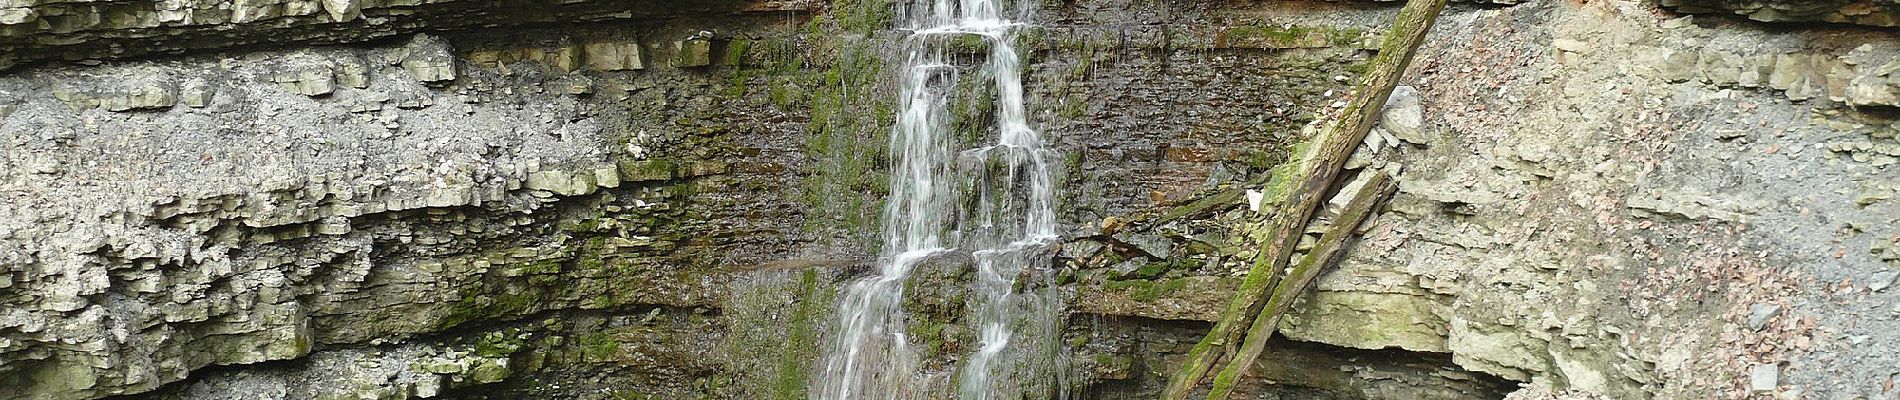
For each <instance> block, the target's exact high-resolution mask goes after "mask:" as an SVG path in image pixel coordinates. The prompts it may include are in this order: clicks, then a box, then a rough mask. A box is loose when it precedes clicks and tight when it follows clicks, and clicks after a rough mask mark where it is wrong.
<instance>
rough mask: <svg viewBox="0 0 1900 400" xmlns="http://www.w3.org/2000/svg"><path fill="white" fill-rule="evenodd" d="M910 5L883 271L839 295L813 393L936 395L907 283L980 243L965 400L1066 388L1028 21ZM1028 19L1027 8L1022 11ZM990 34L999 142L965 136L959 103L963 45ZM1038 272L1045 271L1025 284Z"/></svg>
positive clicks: (963, 375)
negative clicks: (1027, 80) (1023, 33)
mask: <svg viewBox="0 0 1900 400" xmlns="http://www.w3.org/2000/svg"><path fill="white" fill-rule="evenodd" d="M897 7H898V10H897V12H898V15H899V16H900V18H902V19H903V23H904V24H905V29H906V30H907V31H909V32H910V33H909V35H908V36H907V37H906V38H905V39H904V43H903V46H902V52H901V53H900V56H901V57H902V62H903V64H902V68H900V69H899V71H900V73H901V74H903V75H902V77H901V81H900V89H899V92H898V99H897V105H898V107H899V110H900V112H899V113H898V115H897V121H896V124H895V126H893V128H892V135H891V144H890V152H891V155H892V160H893V161H892V163H893V164H892V166H891V175H890V176H891V182H890V185H891V186H890V187H891V190H890V197H889V199H887V203H886V205H885V210H884V216H883V218H884V223H883V232H882V239H883V241H884V243H883V250H882V251H881V252H880V254H879V257H878V266H879V268H878V275H876V276H872V277H868V278H864V279H862V280H859V281H856V282H853V283H852V284H851V285H850V286H848V287H847V288H846V289H845V292H844V294H843V296H840V299H841V300H840V301H839V303H838V313H837V318H838V321H837V324H836V325H835V331H834V332H833V338H832V340H831V341H830V342H829V343H828V344H827V346H828V347H827V348H826V349H825V351H826V353H825V356H824V357H823V359H822V360H821V361H820V363H821V364H820V365H819V366H818V367H819V368H818V371H816V376H815V377H814V378H815V379H814V381H815V382H814V383H815V384H816V388H815V390H813V391H812V398H814V399H825V400H843V399H853V400H855V399H911V398H924V397H927V396H928V395H927V393H930V392H933V389H934V388H930V387H927V385H928V384H927V383H926V382H927V381H928V380H929V379H928V377H927V376H926V374H927V371H922V370H920V368H921V367H920V362H921V361H922V360H920V354H919V350H918V349H913V348H911V347H910V340H911V339H912V338H908V337H906V336H905V335H906V332H907V329H906V317H905V313H904V310H903V298H904V285H905V282H906V280H907V279H908V278H909V276H910V274H911V271H912V269H913V268H916V267H918V266H919V265H921V264H924V263H928V262H931V261H932V260H933V259H946V258H952V257H947V256H949V255H952V254H967V255H968V257H967V260H968V262H969V263H970V264H973V265H972V267H973V268H974V269H975V274H974V275H975V279H974V281H973V282H971V283H970V285H971V287H970V288H969V290H968V291H967V293H969V295H970V297H969V298H968V299H967V300H966V307H965V308H966V309H965V313H966V314H965V316H964V321H965V322H966V323H968V324H969V326H970V328H972V329H973V330H974V332H976V339H977V340H978V342H977V343H976V346H974V349H971V350H972V351H970V352H969V353H967V354H964V355H963V356H962V358H961V359H960V362H959V365H960V367H959V368H960V371H959V372H957V373H956V374H955V378H954V379H956V381H957V384H956V385H955V386H956V387H955V390H956V392H957V395H958V397H960V398H963V399H990V398H996V397H1008V398H1016V397H1020V396H1024V395H1028V396H1031V397H1041V396H1055V395H1057V394H1059V393H1060V390H1061V388H1062V386H1063V384H1064V382H1062V376H1063V373H1062V372H1063V371H1062V370H1063V369H1064V367H1065V366H1064V364H1065V363H1064V362H1063V360H1062V357H1063V356H1062V354H1061V347H1060V339H1059V337H1060V331H1059V321H1060V320H1059V318H1060V308H1061V307H1060V304H1059V299H1058V296H1057V295H1056V292H1055V289H1054V285H1053V284H1051V283H1050V282H1049V281H1050V279H1048V277H1049V274H1048V268H1047V266H1048V265H1049V262H1050V260H1051V252H1052V247H1053V246H1052V245H1053V244H1054V243H1056V239H1057V237H1058V235H1057V234H1056V222H1055V211H1054V207H1053V206H1052V203H1053V198H1054V195H1055V193H1054V192H1055V189H1054V184H1053V181H1054V178H1053V177H1052V176H1051V175H1052V173H1051V171H1050V167H1049V164H1048V160H1049V159H1051V158H1054V156H1053V152H1052V151H1051V150H1049V149H1047V148H1046V147H1045V146H1044V144H1043V140H1042V137H1041V136H1040V135H1039V134H1038V133H1037V132H1036V131H1035V130H1034V129H1033V128H1031V127H1030V124H1029V121H1028V117H1027V114H1026V112H1025V111H1024V105H1023V89H1022V73H1021V68H1022V64H1021V60H1020V57H1019V56H1018V55H1017V52H1016V47H1015V43H1014V41H1015V37H1016V34H1017V32H1018V31H1019V30H1020V29H1021V28H1022V27H1023V25H1022V24H1021V23H1018V22H1016V21H1015V20H1013V19H1011V18H1009V17H1008V16H1006V15H1005V11H1004V9H1003V4H1000V3H999V2H997V1H995V0H911V1H909V2H900V3H899V4H898V5H897ZM1016 14H1018V15H1017V17H1019V18H1020V17H1021V16H1022V15H1023V14H1026V12H1020V11H1019V12H1017V13H1016ZM972 42H979V43H981V44H982V45H984V46H987V51H986V52H985V54H986V56H985V59H984V61H983V64H982V65H981V66H980V67H978V69H977V71H976V72H977V73H978V75H980V76H982V77H987V78H990V79H992V80H993V81H994V87H993V89H994V93H995V99H994V100H995V101H994V103H993V104H994V110H992V112H993V113H994V114H995V117H996V120H995V124H994V129H995V131H994V138H995V139H994V142H993V143H990V144H987V145H983V146H975V147H974V148H970V149H964V150H960V151H953V150H952V148H954V147H958V146H960V143H957V140H956V139H955V138H956V136H957V135H955V134H954V133H955V132H952V129H951V124H950V122H951V121H950V113H949V112H948V104H950V102H951V100H952V99H953V96H954V95H955V94H956V93H955V92H954V91H955V90H956V88H957V82H958V80H959V79H960V78H963V77H962V76H961V75H963V74H964V73H965V71H964V67H960V66H958V65H957V63H956V62H957V61H958V59H957V57H956V56H957V54H956V53H955V52H954V51H953V50H954V49H953V48H954V47H955V46H957V45H958V44H966V45H967V44H969V43H972ZM1028 280H1037V281H1034V282H1026V281H1028Z"/></svg>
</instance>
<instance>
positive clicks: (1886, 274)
mask: <svg viewBox="0 0 1900 400" xmlns="http://www.w3.org/2000/svg"><path fill="white" fill-rule="evenodd" d="M1895 278H1900V271H1880V272H1875V273H1874V276H1873V277H1871V278H1868V280H1867V290H1872V291H1876V292H1878V291H1881V290H1886V289H1887V287H1889V286H1893V281H1894V279H1895Z"/></svg>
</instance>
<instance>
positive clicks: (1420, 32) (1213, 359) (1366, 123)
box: [1162, 0, 1445, 400]
mask: <svg viewBox="0 0 1900 400" xmlns="http://www.w3.org/2000/svg"><path fill="white" fill-rule="evenodd" d="M1444 8H1445V0H1408V1H1407V2H1406V4H1405V7H1404V8H1403V9H1401V10H1400V11H1399V15H1398V20H1397V21H1396V22H1395V23H1394V24H1393V26H1392V29H1391V30H1389V31H1387V32H1386V34H1385V40H1384V43H1383V45H1381V46H1380V48H1379V55H1378V56H1377V57H1375V58H1373V60H1372V61H1371V68H1370V69H1369V70H1368V71H1367V73H1366V76H1365V78H1364V79H1363V80H1362V81H1360V85H1359V89H1358V90H1357V91H1356V92H1355V93H1356V95H1355V96H1354V98H1353V100H1352V101H1351V102H1350V103H1348V105H1347V106H1346V108H1345V109H1344V110H1342V111H1341V112H1340V114H1338V115H1339V119H1337V120H1335V121H1334V122H1333V123H1331V124H1329V125H1327V128H1326V129H1322V130H1321V131H1320V134H1319V135H1318V136H1317V137H1315V138H1314V141H1315V143H1316V144H1317V145H1315V146H1312V147H1311V148H1310V149H1309V150H1308V153H1307V154H1305V156H1304V157H1303V158H1302V161H1301V166H1302V167H1301V169H1300V171H1301V173H1300V175H1298V176H1295V177H1294V179H1295V181H1294V182H1297V185H1296V186H1294V187H1293V190H1291V191H1289V192H1288V194H1287V196H1288V198H1287V199H1286V200H1285V201H1282V202H1281V203H1280V206H1279V207H1278V208H1277V210H1276V212H1275V213H1274V216H1273V219H1272V220H1270V222H1269V223H1268V228H1267V232H1268V234H1267V236H1265V237H1264V238H1263V239H1262V240H1264V241H1265V243H1264V248H1262V249H1261V250H1260V253H1259V254H1258V255H1257V256H1256V257H1255V258H1254V263H1253V266H1252V268H1251V269H1249V270H1248V274H1247V279H1246V280H1245V281H1242V283H1241V288H1240V290H1239V291H1238V292H1237V293H1235V296H1234V299H1233V300H1232V301H1229V302H1228V304H1227V307H1226V308H1225V309H1224V310H1223V311H1222V312H1221V318H1220V320H1219V321H1216V322H1215V324H1214V328H1213V329H1212V330H1210V331H1208V333H1207V336H1206V337H1204V338H1202V339H1201V342H1200V343H1197V344H1195V345H1194V348H1193V349H1191V350H1189V351H1188V357H1187V361H1186V362H1185V363H1184V364H1182V366H1181V371H1180V372H1178V373H1176V374H1175V376H1173V377H1172V378H1171V379H1170V380H1169V382H1168V387H1167V389H1166V390H1164V391H1163V392H1162V398H1163V399H1166V400H1183V399H1186V398H1187V396H1188V395H1189V394H1190V393H1191V392H1192V391H1193V390H1194V387H1195V386H1198V385H1200V383H1201V381H1202V380H1203V379H1204V378H1206V377H1207V373H1208V372H1209V371H1211V370H1212V369H1213V368H1214V366H1215V365H1216V364H1217V363H1220V362H1223V361H1225V360H1232V359H1234V358H1235V356H1236V355H1237V353H1238V352H1239V351H1240V349H1238V348H1237V346H1235V344H1237V343H1239V342H1240V341H1241V340H1242V339H1243V336H1242V334H1243V333H1244V331H1245V330H1251V329H1250V328H1251V327H1252V325H1254V323H1251V321H1254V320H1255V317H1257V316H1259V315H1261V312H1262V310H1263V309H1265V308H1266V303H1267V300H1268V298H1269V296H1270V295H1271V293H1272V292H1273V291H1274V288H1276V287H1278V286H1279V285H1280V281H1281V278H1282V276H1281V271H1282V270H1284V269H1285V268H1286V266H1287V264H1288V263H1289V261H1288V258H1289V257H1290V256H1291V255H1292V253H1293V248H1294V246H1296V245H1298V244H1299V240H1300V235H1301V234H1302V232H1304V231H1305V230H1306V224H1307V221H1309V220H1311V219H1312V216H1313V213H1314V212H1315V210H1316V209H1318V208H1319V205H1320V204H1321V203H1323V202H1324V201H1325V197H1324V196H1325V194H1326V192H1327V190H1328V189H1330V188H1331V186H1332V184H1333V183H1334V181H1335V180H1336V179H1337V178H1338V175H1339V172H1340V169H1341V168H1342V167H1343V166H1344V165H1345V163H1346V159H1347V158H1349V157H1351V156H1352V153H1353V150H1355V149H1357V148H1358V146H1359V144H1360V143H1361V142H1362V141H1364V140H1365V136H1366V133H1367V132H1368V131H1370V130H1371V129H1372V122H1373V117H1374V116H1375V115H1377V113H1378V112H1379V111H1380V110H1381V109H1382V108H1383V107H1384V105H1385V102H1386V99H1387V98H1388V97H1389V96H1391V94H1392V88H1393V87H1395V86H1397V85H1398V78H1399V75H1400V74H1402V73H1403V72H1404V71H1405V68H1406V67H1407V66H1408V65H1409V64H1410V63H1411V60H1412V54H1413V53H1414V52H1416V51H1417V49H1418V46H1419V44H1421V43H1423V42H1424V41H1425V33H1426V32H1427V31H1429V30H1430V29H1431V26H1432V23H1433V22H1434V21H1436V20H1437V18H1438V13H1439V12H1440V11H1442V10H1444ZM1241 368H1242V370H1244V369H1245V367H1244V366H1243V367H1241Z"/></svg>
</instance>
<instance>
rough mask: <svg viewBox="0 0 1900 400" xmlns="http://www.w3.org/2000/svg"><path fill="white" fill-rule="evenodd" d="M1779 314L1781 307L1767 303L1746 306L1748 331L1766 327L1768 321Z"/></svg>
mask: <svg viewBox="0 0 1900 400" xmlns="http://www.w3.org/2000/svg"><path fill="white" fill-rule="evenodd" d="M1780 314H1781V307H1776V306H1775V305H1773V304H1768V303H1755V304H1754V305H1751V306H1748V329H1751V330H1758V331H1759V330H1761V328H1762V327H1764V326H1768V320H1769V319H1773V318H1774V317H1775V316H1776V315H1780Z"/></svg>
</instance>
